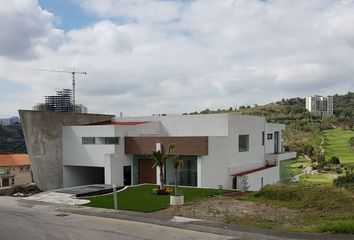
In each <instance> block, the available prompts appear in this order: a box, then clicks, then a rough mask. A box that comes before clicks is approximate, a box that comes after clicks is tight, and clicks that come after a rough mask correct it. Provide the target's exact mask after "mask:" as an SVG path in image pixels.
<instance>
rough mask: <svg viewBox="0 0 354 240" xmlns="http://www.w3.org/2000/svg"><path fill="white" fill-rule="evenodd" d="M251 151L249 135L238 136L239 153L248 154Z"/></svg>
mask: <svg viewBox="0 0 354 240" xmlns="http://www.w3.org/2000/svg"><path fill="white" fill-rule="evenodd" d="M248 149H249V135H239V136H238V151H239V152H247V151H248Z"/></svg>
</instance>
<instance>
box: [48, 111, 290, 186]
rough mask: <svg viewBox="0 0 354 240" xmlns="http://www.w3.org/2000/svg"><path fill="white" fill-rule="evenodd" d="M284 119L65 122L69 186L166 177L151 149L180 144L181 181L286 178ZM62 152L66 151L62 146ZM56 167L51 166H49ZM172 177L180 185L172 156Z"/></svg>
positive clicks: (187, 117) (195, 117) (258, 183)
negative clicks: (283, 173)
mask: <svg viewBox="0 0 354 240" xmlns="http://www.w3.org/2000/svg"><path fill="white" fill-rule="evenodd" d="M284 129H285V125H283V124H272V123H267V122H266V120H265V118H264V117H256V116H246V115H235V114H205V115H171V116H169V115H167V116H152V117H132V118H128V117H122V118H112V120H111V121H106V122H100V123H96V124H90V125H85V126H76V124H75V126H63V127H62V163H59V164H60V165H61V166H62V168H63V176H62V178H60V179H63V180H62V181H63V186H64V187H71V186H76V185H87V184H93V183H105V184H118V185H132V184H140V183H157V184H158V183H159V169H155V168H152V166H153V161H152V160H151V158H150V157H149V154H151V153H152V151H154V150H155V149H156V145H160V144H161V145H162V146H163V147H164V148H167V146H168V144H171V143H173V144H175V145H176V147H175V149H174V150H173V152H172V153H173V154H175V155H179V156H181V158H182V160H183V162H184V164H183V167H182V169H181V171H180V173H179V181H180V184H181V185H185V186H197V187H211V188H217V187H218V186H222V187H223V188H229V189H231V188H233V189H239V188H240V184H241V182H242V181H243V180H244V176H247V181H248V184H249V185H250V188H249V190H258V189H260V188H261V187H262V186H264V185H266V184H273V183H277V182H279V181H280V180H281V173H280V169H281V165H282V161H283V160H287V159H292V158H295V157H296V153H295V152H284V149H283V145H282V131H283V130H284ZM58 150H59V149H58ZM48 171H50V169H48ZM165 172H166V183H167V184H173V182H174V175H173V173H174V172H173V167H172V162H171V161H168V162H167V164H166V169H165Z"/></svg>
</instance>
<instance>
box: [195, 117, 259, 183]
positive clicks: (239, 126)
mask: <svg viewBox="0 0 354 240" xmlns="http://www.w3.org/2000/svg"><path fill="white" fill-rule="evenodd" d="M215 127H218V126H215ZM264 127H265V119H264V118H262V117H255V116H244V115H241V116H239V115H231V114H230V115H229V121H228V136H226V137H209V155H208V156H200V157H198V159H200V162H201V176H200V178H201V186H202V187H217V186H218V185H222V186H223V187H224V188H232V179H233V177H232V176H231V175H232V174H234V173H237V172H241V171H246V170H249V169H254V168H257V167H263V166H264V165H265V159H264V157H265V155H264V152H265V150H264V146H263V145H262V131H264ZM239 135H249V151H247V152H239V142H238V141H239Z"/></svg>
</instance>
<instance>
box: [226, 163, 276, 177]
mask: <svg viewBox="0 0 354 240" xmlns="http://www.w3.org/2000/svg"><path fill="white" fill-rule="evenodd" d="M271 167H275V166H264V167H260V168H255V169H251V170H247V171H244V172H240V173H235V174H232V175H231V176H237V177H241V176H245V175H248V174H251V173H255V172H259V171H262V170H264V169H268V168H271Z"/></svg>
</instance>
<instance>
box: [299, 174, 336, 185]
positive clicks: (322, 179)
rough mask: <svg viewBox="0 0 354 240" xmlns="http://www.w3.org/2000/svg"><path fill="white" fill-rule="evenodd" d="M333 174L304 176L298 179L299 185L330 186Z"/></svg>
mask: <svg viewBox="0 0 354 240" xmlns="http://www.w3.org/2000/svg"><path fill="white" fill-rule="evenodd" d="M333 177H334V175H333V174H319V175H308V174H307V175H304V176H302V177H301V178H300V182H301V183H312V184H325V185H332V183H333V179H334V178H333Z"/></svg>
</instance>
